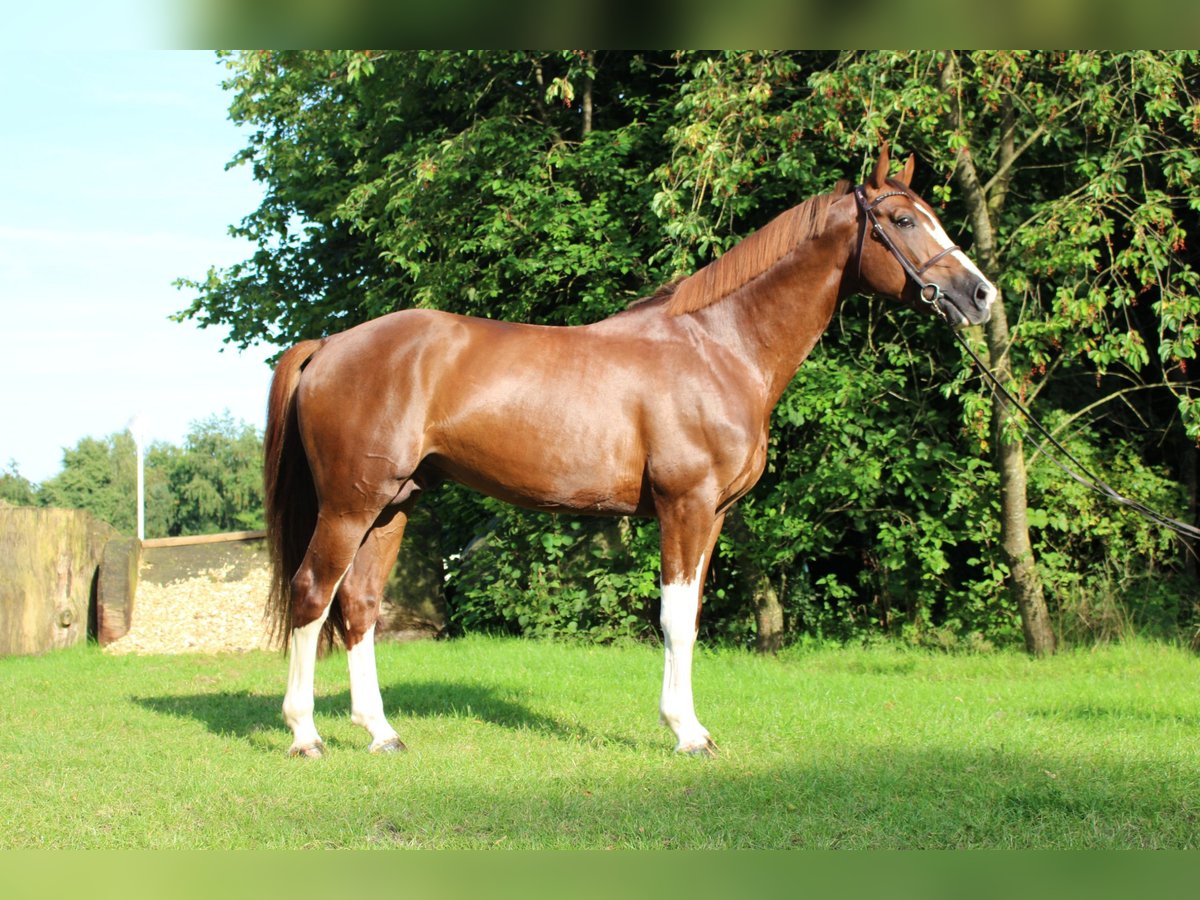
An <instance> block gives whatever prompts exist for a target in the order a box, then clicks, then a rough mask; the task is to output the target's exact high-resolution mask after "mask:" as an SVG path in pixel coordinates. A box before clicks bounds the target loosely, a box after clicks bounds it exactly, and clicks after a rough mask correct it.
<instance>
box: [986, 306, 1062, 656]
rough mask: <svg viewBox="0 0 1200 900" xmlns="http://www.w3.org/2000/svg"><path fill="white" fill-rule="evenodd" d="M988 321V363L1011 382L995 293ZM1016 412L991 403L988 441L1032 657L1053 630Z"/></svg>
mask: <svg viewBox="0 0 1200 900" xmlns="http://www.w3.org/2000/svg"><path fill="white" fill-rule="evenodd" d="M993 310H994V311H993V312H992V318H991V321H989V322H988V324H987V344H988V358H989V365H990V366H991V367H992V371H994V372H995V373H996V375H997V377H999V378H1000V380H1001V382H1003V383H1004V384H1005V385H1008V384H1010V383H1011V382H1012V371H1011V370H1010V368H1009V365H1008V358H1007V356H1006V352H1007V348H1008V317H1007V315H1006V313H1005V310H1004V300H1003V298H1002V297H997V298H996V302H995V305H994V307H993ZM1013 413H1014V411H1013V410H1010V409H1009V408H1008V404H1007V403H1005V402H1003V401H1002V400H1000V398H998V397H997V398H996V401H995V403H993V405H992V441H993V443H994V444H995V452H996V465H997V466H998V468H999V470H1000V540H1001V546H1003V548H1004V557H1005V560H1006V561H1007V563H1008V571H1009V585H1010V587H1011V589H1012V592H1013V596H1014V598H1015V599H1016V601H1017V609H1018V610H1020V612H1021V629H1022V631H1023V632H1024V633H1025V649H1026V650H1027V651H1029V652H1030V653H1032V654H1033V655H1034V656H1049V655H1050V654H1052V653H1054V649H1055V638H1054V628H1053V627H1052V625H1051V622H1050V613H1049V610H1047V608H1046V598H1045V595H1044V594H1043V592H1042V579H1041V577H1040V576H1039V575H1038V571H1037V565H1036V561H1035V559H1034V556H1033V547H1032V545H1031V544H1030V542H1029V515H1028V513H1029V507H1028V496H1027V494H1026V485H1025V446H1024V443H1023V442H1022V440H1021V439H1020V437H1018V436H1017V435H1015V434H1013V433H1012V431H1011V429H1010V428H1009V427H1008V421H1009V417H1010V416H1011V415H1012V414H1013Z"/></svg>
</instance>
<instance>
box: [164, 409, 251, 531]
mask: <svg viewBox="0 0 1200 900" xmlns="http://www.w3.org/2000/svg"><path fill="white" fill-rule="evenodd" d="M150 464H151V465H152V466H154V467H161V468H162V470H163V471H164V472H165V474H166V485H167V487H168V489H169V491H170V495H171V498H172V500H173V509H172V520H171V524H170V529H169V530H170V533H171V534H211V533H218V532H222V531H242V530H249V529H257V528H262V527H263V498H262V472H261V467H262V437H261V435H260V434H259V433H258V432H257V431H256V430H255V429H254V427H253V426H251V425H249V424H247V423H245V422H237V421H235V420H234V419H233V417H232V416H230V414H229V413H228V412H226V413H224V414H223V415H217V416H212V417H210V418H208V419H204V420H201V421H198V422H194V423H192V430H191V431H190V432H189V433H188V435H187V437H186V438H185V439H184V443H183V447H182V448H175V447H169V446H163V445H160V446H158V447H157V448H156V450H155V451H154V452H152V454H151V459H150Z"/></svg>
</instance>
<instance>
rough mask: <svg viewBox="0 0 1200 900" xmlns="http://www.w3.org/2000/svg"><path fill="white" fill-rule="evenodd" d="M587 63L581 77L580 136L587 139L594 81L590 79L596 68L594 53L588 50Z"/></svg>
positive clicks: (590, 129) (590, 120)
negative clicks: (584, 73) (581, 110)
mask: <svg viewBox="0 0 1200 900" xmlns="http://www.w3.org/2000/svg"><path fill="white" fill-rule="evenodd" d="M584 61H585V62H586V63H587V74H586V75H584V77H583V100H582V103H581V106H582V107H583V127H582V129H581V131H582V136H583V137H585V138H586V137H587V136H588V135H589V134H591V133H592V84H593V82H594V81H595V79H594V78H593V77H592V74H591V73H592V71H593V69H595V66H596V51H595V50H589V51H588V52H587V56H586V57H584Z"/></svg>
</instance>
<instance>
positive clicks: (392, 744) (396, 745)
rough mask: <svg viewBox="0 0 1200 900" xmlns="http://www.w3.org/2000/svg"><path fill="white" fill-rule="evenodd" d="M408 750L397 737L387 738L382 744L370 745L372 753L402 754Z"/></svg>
mask: <svg viewBox="0 0 1200 900" xmlns="http://www.w3.org/2000/svg"><path fill="white" fill-rule="evenodd" d="M407 749H408V748H407V747H405V746H404V741H402V740H400V738H398V737H393V738H388V739H387V740H386V741H384V742H383V743H382V744H372V745H371V752H372V753H403V752H404V751H406V750H407Z"/></svg>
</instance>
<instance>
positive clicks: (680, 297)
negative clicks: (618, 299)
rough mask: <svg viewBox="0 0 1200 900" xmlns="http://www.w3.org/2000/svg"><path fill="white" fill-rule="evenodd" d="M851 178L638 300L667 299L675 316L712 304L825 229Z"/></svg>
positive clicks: (670, 312) (670, 310)
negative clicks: (835, 202)
mask: <svg viewBox="0 0 1200 900" xmlns="http://www.w3.org/2000/svg"><path fill="white" fill-rule="evenodd" d="M849 190H850V182H848V181H839V182H838V183H837V184H836V185H835V186H834V188H833V191H832V192H830V193H828V194H819V195H817V196H816V197H810V198H809V199H807V200H805V201H804V202H803V203H801V204H800V205H799V206H793V207H792V208H791V209H789V210H788V211H787V212H784V213H781V214H780V215H778V216H776V217H775V218H774V219H772V220H771V221H770V222H768V223H767V224H766V225H764V226H763V227H762V228H760V229H758V231H756V232H754V234H752V235H750V236H749V237H747V238H745V239H743V240H742V241H739V242H738V243H737V244H735V245H734V246H733V247H731V248H730V249H729V250H728V251H726V252H725V253H724V254H722V255H721V256H719V257H717V258H716V259H714V260H713V261H712V262H710V263H709V264H708V265H707V266H705V267H704V268H703V269H700V270H699V271H698V272H696V273H695V274H693V275H689V276H687V277H686V278H680V279H676V280H675V281H672V282H669V283H667V284H665V285H663V286H662V287H660V288H659V289H658V290H657V291H655V292H654V294H652V295H651V296H650V297H648V298H646V299H645V300H642V301H640V302H642V303H644V302H648V301H650V300H657V299H659V298H661V297H669V299H668V300H667V303H666V312H667V314H668V315H672V316H678V315H681V314H683V313H689V312H695V311H696V310H698V309H704V307H706V306H711V305H712V304H714V303H716V302H717V301H718V300H721V299H723V298H725V297H728V296H729V295H730V294H732V293H733V292H734V291H736V290H737V289H738V288H740V287H741V286H742V285H744V284H745V283H746V282H748V281H750V280H752V279H754V278H757V277H758V276H759V275H761V274H762V273H763V272H765V271H767V269H769V268H771V266H773V265H775V264H776V263H777V262H779V261H780V260H781V259H783V258H784V257H785V256H787V255H788V254H789V253H791V252H792V250H794V249H795V248H796V247H798V246H799V245H800V244H802V243H804V242H805V241H807V240H809V239H811V238H815V237H818V236H819V235H820V234H821V232H823V231H824V230H825V219H826V217H827V216H828V214H829V206H830V204H832V203H833V201H834V200H836V199H837V198H838V197H841V196H842V195H843V194H846V193H848V192H849Z"/></svg>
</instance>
